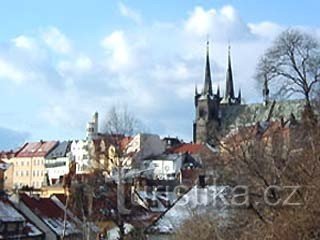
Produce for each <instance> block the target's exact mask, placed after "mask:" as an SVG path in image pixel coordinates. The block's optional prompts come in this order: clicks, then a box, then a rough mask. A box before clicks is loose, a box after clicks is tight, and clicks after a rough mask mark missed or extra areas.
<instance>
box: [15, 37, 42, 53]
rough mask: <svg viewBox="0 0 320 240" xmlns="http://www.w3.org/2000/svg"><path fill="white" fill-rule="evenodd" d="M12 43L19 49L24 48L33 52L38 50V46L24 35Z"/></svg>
mask: <svg viewBox="0 0 320 240" xmlns="http://www.w3.org/2000/svg"><path fill="white" fill-rule="evenodd" d="M12 42H13V43H14V44H15V46H16V47H18V48H24V49H28V50H33V49H35V48H36V44H35V42H34V40H33V39H32V38H29V37H27V36H24V35H20V36H18V37H16V38H14V39H12Z"/></svg>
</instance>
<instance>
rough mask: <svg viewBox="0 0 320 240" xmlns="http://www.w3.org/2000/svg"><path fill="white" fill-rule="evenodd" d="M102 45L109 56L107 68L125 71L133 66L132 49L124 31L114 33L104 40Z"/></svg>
mask: <svg viewBox="0 0 320 240" xmlns="http://www.w3.org/2000/svg"><path fill="white" fill-rule="evenodd" d="M101 44H102V46H103V48H104V49H105V50H106V53H107V56H108V59H107V67H108V68H110V69H111V70H113V71H117V70H123V68H124V67H127V66H129V65H131V64H133V59H132V58H131V53H130V47H129V45H128V43H127V41H126V39H125V34H124V32H123V31H114V32H112V33H111V34H110V35H109V36H107V37H105V38H104V39H103V40H102V43H101Z"/></svg>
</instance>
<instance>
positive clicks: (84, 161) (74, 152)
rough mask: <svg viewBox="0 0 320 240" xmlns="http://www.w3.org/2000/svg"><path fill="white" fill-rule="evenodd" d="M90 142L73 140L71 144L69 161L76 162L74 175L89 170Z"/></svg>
mask: <svg viewBox="0 0 320 240" xmlns="http://www.w3.org/2000/svg"><path fill="white" fill-rule="evenodd" d="M90 142H91V140H74V141H72V143H71V159H72V160H73V161H75V162H76V174H83V173H88V172H89V170H90V156H89V145H90Z"/></svg>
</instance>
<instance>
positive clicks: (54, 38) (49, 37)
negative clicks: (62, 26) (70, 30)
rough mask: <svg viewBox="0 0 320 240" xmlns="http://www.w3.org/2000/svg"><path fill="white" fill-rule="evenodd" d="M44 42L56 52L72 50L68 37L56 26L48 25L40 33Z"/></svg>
mask: <svg viewBox="0 0 320 240" xmlns="http://www.w3.org/2000/svg"><path fill="white" fill-rule="evenodd" d="M42 38H43V40H44V42H45V43H46V44H47V46H48V47H49V48H51V49H52V50H53V51H55V52H56V53H60V54H67V53H70V52H71V50H72V46H71V43H70V41H69V39H68V38H67V37H66V36H65V35H64V34H63V33H61V32H60V30H59V29H58V28H56V27H50V28H49V29H48V30H46V31H44V32H43V34H42Z"/></svg>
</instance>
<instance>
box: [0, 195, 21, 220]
mask: <svg viewBox="0 0 320 240" xmlns="http://www.w3.org/2000/svg"><path fill="white" fill-rule="evenodd" d="M0 220H1V221H3V222H23V221H24V220H25V219H24V217H23V216H22V215H21V214H20V213H19V212H18V211H17V210H16V209H15V208H14V207H13V206H12V205H11V204H10V203H9V202H5V201H1V200H0Z"/></svg>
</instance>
